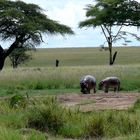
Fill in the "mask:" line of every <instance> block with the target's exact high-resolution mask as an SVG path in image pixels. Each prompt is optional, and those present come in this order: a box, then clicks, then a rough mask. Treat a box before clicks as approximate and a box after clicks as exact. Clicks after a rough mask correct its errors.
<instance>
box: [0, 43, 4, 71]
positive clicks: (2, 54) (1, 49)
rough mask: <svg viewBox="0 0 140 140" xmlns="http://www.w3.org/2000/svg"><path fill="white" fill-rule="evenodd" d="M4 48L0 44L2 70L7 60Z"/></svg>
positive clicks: (0, 67) (0, 66)
mask: <svg viewBox="0 0 140 140" xmlns="http://www.w3.org/2000/svg"><path fill="white" fill-rule="evenodd" d="M4 53H5V52H4V49H3V48H2V47H1V45H0V70H2V68H3V66H4V62H5V57H4Z"/></svg>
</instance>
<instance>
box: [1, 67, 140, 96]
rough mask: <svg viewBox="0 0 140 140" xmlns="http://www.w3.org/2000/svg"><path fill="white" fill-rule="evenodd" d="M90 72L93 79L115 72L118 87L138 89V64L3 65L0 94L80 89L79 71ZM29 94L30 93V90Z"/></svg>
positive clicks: (80, 72) (125, 89)
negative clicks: (118, 83)
mask: <svg viewBox="0 0 140 140" xmlns="http://www.w3.org/2000/svg"><path fill="white" fill-rule="evenodd" d="M87 74H91V75H94V76H95V77H96V79H97V83H98V82H99V81H100V80H101V79H103V78H105V77H107V76H118V77H119V78H120V80H121V90H122V91H136V92H139V91H140V78H139V77H140V64H136V65H134V64H133V65H132V64H131V65H115V66H111V67H108V66H104V65H102V66H77V67H76V66H75V67H72V66H71V67H70V66H69V67H60V68H53V67H48V68H44V67H40V69H39V70H38V69H36V68H34V67H32V68H19V69H16V70H13V69H8V68H6V69H4V70H3V71H2V72H1V73H0V79H1V80H0V87H1V88H0V96H4V95H12V94H16V93H18V91H19V90H20V91H27V92H29V93H31V91H33V92H34V91H38V93H40V91H41V92H42V93H43V94H45V92H46V94H47V93H52V94H53V90H54V93H57V92H58V93H61V92H62V93H66V92H67V91H68V92H69V91H70V92H74V89H75V91H76V92H77V91H78V92H80V85H79V81H80V79H81V77H82V76H83V75H87ZM31 94H32V93H31Z"/></svg>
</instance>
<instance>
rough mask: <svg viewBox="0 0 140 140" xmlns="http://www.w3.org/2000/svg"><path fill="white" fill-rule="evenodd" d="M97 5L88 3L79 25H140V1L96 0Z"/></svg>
mask: <svg viewBox="0 0 140 140" xmlns="http://www.w3.org/2000/svg"><path fill="white" fill-rule="evenodd" d="M95 1H96V4H95V5H88V6H87V8H86V16H87V17H88V18H89V19H87V20H85V21H83V22H80V24H79V27H85V26H87V27H97V26H100V25H105V26H114V25H117V26H118V25H125V26H137V27H139V26H140V3H139V2H137V1H134V0H95Z"/></svg>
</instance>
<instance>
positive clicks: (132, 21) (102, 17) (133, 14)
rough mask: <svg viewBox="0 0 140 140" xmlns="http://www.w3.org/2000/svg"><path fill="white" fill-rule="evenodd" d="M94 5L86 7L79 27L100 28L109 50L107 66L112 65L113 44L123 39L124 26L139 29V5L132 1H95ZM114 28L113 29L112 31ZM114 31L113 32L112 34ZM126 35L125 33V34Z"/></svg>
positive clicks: (113, 56)
mask: <svg viewBox="0 0 140 140" xmlns="http://www.w3.org/2000/svg"><path fill="white" fill-rule="evenodd" d="M95 1H96V4H95V5H88V6H87V8H86V16H87V18H88V19H86V20H85V21H81V22H80V23H79V27H80V28H82V27H93V28H96V27H101V30H102V32H103V34H104V36H105V39H106V42H107V43H108V48H109V64H110V65H113V64H114V62H115V58H116V55H117V52H115V53H114V54H112V47H113V43H114V42H116V41H117V40H119V39H124V40H125V41H126V42H127V38H126V37H124V36H123V35H124V34H123V32H121V31H122V28H123V27H124V26H135V27H140V3H138V2H136V1H134V0H95ZM114 28H115V29H114ZM114 31H115V32H114ZM125 34H127V32H125Z"/></svg>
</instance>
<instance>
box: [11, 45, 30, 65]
mask: <svg viewBox="0 0 140 140" xmlns="http://www.w3.org/2000/svg"><path fill="white" fill-rule="evenodd" d="M32 50H33V48H30V47H29V46H24V47H20V48H16V49H14V50H13V51H12V53H11V54H10V55H9V58H10V60H11V64H12V67H13V68H17V67H18V65H19V64H22V63H24V62H26V61H29V60H30V59H32V55H31V53H29V52H31V51H32ZM27 52H28V53H27Z"/></svg>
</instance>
